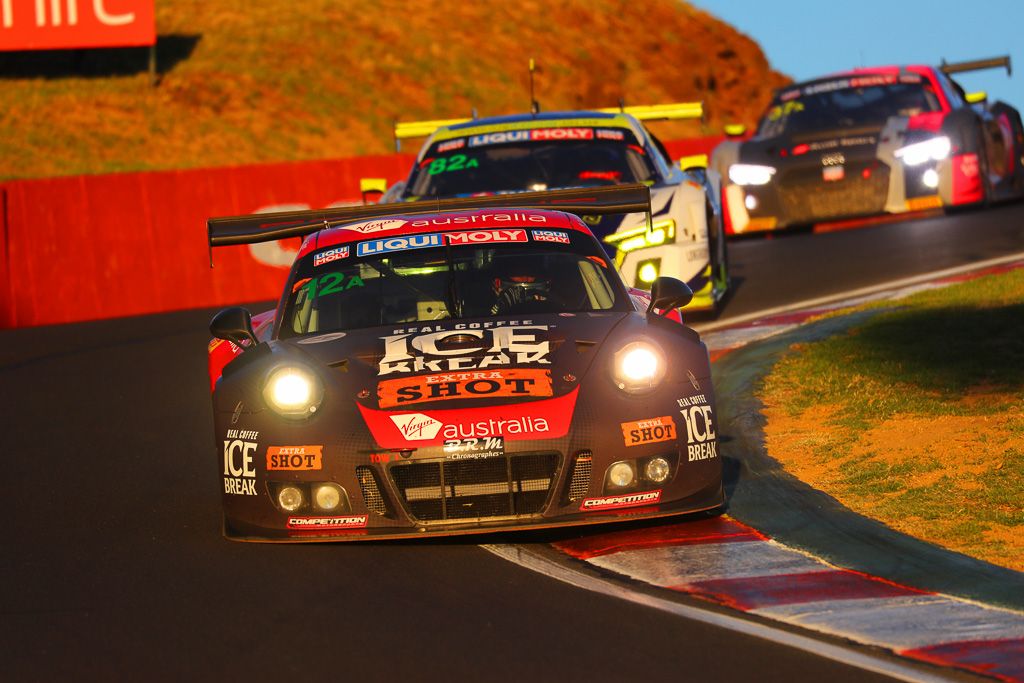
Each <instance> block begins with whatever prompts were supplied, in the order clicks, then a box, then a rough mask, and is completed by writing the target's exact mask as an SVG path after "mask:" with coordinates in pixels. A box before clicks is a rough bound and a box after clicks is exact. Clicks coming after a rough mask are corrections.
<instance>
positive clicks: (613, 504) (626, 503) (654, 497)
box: [580, 489, 661, 512]
mask: <svg viewBox="0 0 1024 683" xmlns="http://www.w3.org/2000/svg"><path fill="white" fill-rule="evenodd" d="M660 501H661V489H658V490H657V491H645V492H643V493H625V494H622V495H620V496H604V497H603V498H587V499H585V500H584V501H583V504H582V505H580V510H581V511H582V512H596V511H598V510H618V509H620V508H631V507H637V506H640V505H650V504H651V503H657V502H660Z"/></svg>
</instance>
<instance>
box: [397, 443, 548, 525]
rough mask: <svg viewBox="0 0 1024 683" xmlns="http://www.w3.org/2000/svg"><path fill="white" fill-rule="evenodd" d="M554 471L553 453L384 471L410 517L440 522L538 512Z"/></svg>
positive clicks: (418, 463)
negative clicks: (386, 472)
mask: <svg viewBox="0 0 1024 683" xmlns="http://www.w3.org/2000/svg"><path fill="white" fill-rule="evenodd" d="M557 469H558V454H557V453H519V454H511V455H505V456H502V457H496V458H476V459H471V460H419V461H416V462H408V463H396V464H395V465H392V466H391V469H390V470H389V473H390V474H391V479H392V480H393V481H394V483H395V488H396V489H397V490H398V493H399V495H400V496H401V498H402V500H403V501H404V502H405V505H406V508H407V509H408V510H409V514H410V515H411V516H412V517H413V518H415V519H416V520H418V521H421V522H443V521H456V520H468V519H480V518H487V517H523V516H530V515H536V514H539V513H540V512H541V510H542V509H543V507H544V503H545V502H546V501H547V498H548V491H549V490H550V488H551V484H552V482H553V480H554V477H555V472H556V471H557Z"/></svg>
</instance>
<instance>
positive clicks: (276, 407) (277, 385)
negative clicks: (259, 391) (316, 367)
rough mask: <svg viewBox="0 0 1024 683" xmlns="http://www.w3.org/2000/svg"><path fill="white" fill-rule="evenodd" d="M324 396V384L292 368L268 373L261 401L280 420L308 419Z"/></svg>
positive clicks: (314, 376)
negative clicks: (280, 418)
mask: <svg viewBox="0 0 1024 683" xmlns="http://www.w3.org/2000/svg"><path fill="white" fill-rule="evenodd" d="M323 395H324V388H323V384H321V382H320V379H319V378H318V377H317V376H316V374H315V373H313V372H312V371H310V370H307V369H305V368H302V367H298V366H294V365H287V366H284V367H280V368H277V369H276V370H274V371H273V372H271V373H270V377H268V378H267V385H266V386H265V387H264V388H263V400H265V401H266V402H267V405H268V406H270V408H271V409H272V410H273V411H274V412H276V413H277V414H278V415H281V416H282V417H291V418H304V417H309V416H310V415H312V414H313V413H315V412H316V410H317V408H318V407H319V406H320V401H321V400H322V399H323Z"/></svg>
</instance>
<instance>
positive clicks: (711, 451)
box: [209, 185, 723, 541]
mask: <svg viewBox="0 0 1024 683" xmlns="http://www.w3.org/2000/svg"><path fill="white" fill-rule="evenodd" d="M649 202H650V196H649V193H648V188H647V187H645V186H642V185H632V186H622V187H616V188H610V187H609V188H592V189H589V190H567V191H556V192H546V193H528V194H522V195H515V196H510V195H506V196H501V197H484V198H471V199H455V200H448V201H443V200H442V201H440V202H438V203H437V204H436V205H434V206H432V207H431V208H430V209H425V208H420V207H417V206H415V205H407V206H395V205H391V206H381V205H377V206H372V207H363V208H341V209H326V210H323V211H303V212H290V213H283V214H264V215H250V216H241V217H234V218H228V219H211V220H210V222H209V232H210V245H211V246H223V245H229V244H246V243H252V242H256V241H268V240H271V239H279V238H283V237H294V236H305V239H304V240H303V243H302V246H301V248H300V250H299V252H298V254H297V257H296V260H295V263H294V265H293V267H292V269H291V273H290V275H289V276H288V280H287V282H286V284H285V287H284V291H283V293H282V295H281V299H280V302H279V304H278V305H277V308H276V309H275V310H273V311H269V312H267V313H264V314H261V315H258V316H255V317H251V316H250V315H249V313H248V312H247V311H246V310H245V309H241V308H228V309H225V310H223V311H221V312H220V313H218V314H217V315H216V316H215V317H214V319H213V321H212V323H211V328H210V329H211V331H212V333H213V335H214V337H215V339H214V340H213V341H212V342H211V344H210V347H209V372H210V381H211V387H212V392H213V409H214V424H215V439H216V443H217V450H218V453H217V461H218V469H219V470H220V475H221V477H222V488H223V507H224V532H225V535H226V536H228V537H229V538H233V539H240V540H267V541H311V540H341V539H359V538H371V537H380V536H388V537H399V536H422V535H424V534H453V533H467V532H476V531H486V530H492V529H521V528H530V527H544V526H554V525H575V524H590V523H595V522H612V521H621V520H623V519H625V518H641V517H658V516H664V515H669V514H677V513H688V512H696V511H702V510H712V509H717V508H719V507H720V506H721V505H722V504H723V490H722V466H721V459H720V457H719V454H718V441H717V437H716V433H715V430H716V426H717V420H716V417H715V403H714V401H715V396H714V390H713V388H712V384H711V368H710V365H709V360H708V352H707V348H706V347H705V346H704V344H703V343H702V342H701V340H700V337H699V335H698V334H697V333H696V332H695V331H693V330H692V329H690V328H689V327H686V326H685V325H683V324H681V321H679V320H678V319H677V320H671V319H668V318H667V317H666V316H665V315H663V314H665V313H667V312H668V311H671V310H673V309H675V308H677V307H679V306H683V305H685V304H686V303H688V302H689V301H690V298H691V297H692V292H691V291H690V289H689V288H688V287H687V286H686V284H685V283H683V282H681V281H679V280H676V279H673V278H670V277H666V276H662V277H660V278H658V279H656V280H655V281H654V282H653V283H652V284H653V287H652V293H651V295H650V296H647V295H645V294H643V293H639V292H636V291H630V290H629V289H628V288H627V287H626V286H625V285H624V284H623V282H622V281H621V279H620V278H619V276H618V273H617V272H616V270H615V268H614V267H613V264H611V263H610V261H609V259H608V257H607V255H606V253H605V252H604V250H603V249H602V247H601V245H600V243H599V242H598V241H597V240H596V239H595V238H594V236H593V234H592V233H591V231H590V229H589V228H588V227H587V225H586V224H585V223H584V222H583V221H582V220H581V219H580V218H579V217H578V216H576V215H573V214H572V213H565V211H571V212H574V213H576V212H583V213H585V214H586V215H605V214H608V213H610V212H617V213H626V212H640V213H643V212H645V211H646V208H647V205H648V204H649ZM524 207H528V208H524ZM552 207H558V208H559V209H561V210H559V211H554V210H550V209H551V208H552ZM652 297H653V298H652Z"/></svg>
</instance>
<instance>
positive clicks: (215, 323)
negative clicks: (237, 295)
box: [210, 306, 257, 348]
mask: <svg viewBox="0 0 1024 683" xmlns="http://www.w3.org/2000/svg"><path fill="white" fill-rule="evenodd" d="M210 334H212V335H213V336H214V337H216V338H217V339H224V340H226V341H229V342H232V343H234V344H237V345H238V346H242V342H243V341H246V340H248V341H249V342H250V346H256V343H257V342H256V333H255V332H253V329H252V314H251V313H249V311H248V310H246V309H244V308H241V307H239V306H232V307H231V308H225V309H224V310H223V311H220V312H219V313H217V315H215V316H213V320H211V321H210ZM243 348H245V347H244V346H243Z"/></svg>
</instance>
